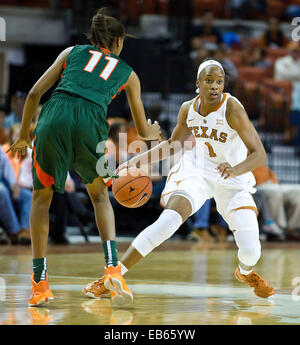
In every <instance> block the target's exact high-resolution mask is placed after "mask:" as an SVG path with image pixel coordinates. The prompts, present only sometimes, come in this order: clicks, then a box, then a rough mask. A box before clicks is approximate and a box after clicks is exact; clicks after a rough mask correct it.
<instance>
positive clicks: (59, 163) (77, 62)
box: [9, 9, 160, 306]
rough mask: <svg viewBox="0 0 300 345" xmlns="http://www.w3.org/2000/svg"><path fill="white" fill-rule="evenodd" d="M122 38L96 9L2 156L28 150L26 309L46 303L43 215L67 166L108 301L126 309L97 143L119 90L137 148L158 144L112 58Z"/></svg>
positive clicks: (40, 84)
mask: <svg viewBox="0 0 300 345" xmlns="http://www.w3.org/2000/svg"><path fill="white" fill-rule="evenodd" d="M125 36H126V34H125V30H124V27H123V25H122V24H121V23H120V22H119V21H118V20H117V19H115V18H113V17H110V16H106V15H104V14H103V9H101V10H99V11H98V12H97V14H96V15H95V16H94V17H93V19H92V24H91V35H90V42H91V45H77V46H74V47H70V48H67V49H66V50H64V51H63V52H62V53H61V54H60V55H59V56H58V57H57V59H56V61H55V62H54V63H53V65H52V66H51V67H50V68H49V69H48V70H47V71H46V72H45V73H44V74H43V76H42V77H41V78H40V79H39V80H38V81H37V83H36V84H35V85H34V86H33V87H32V89H31V90H30V92H29V94H28V96H27V99H26V102H25V106H24V111H23V118H22V127H21V132H20V136H19V138H18V139H17V141H16V142H15V143H14V144H13V145H12V146H11V147H10V149H9V150H11V151H12V153H13V155H15V154H17V156H18V157H20V156H22V155H24V154H25V152H26V148H27V146H28V147H30V148H32V149H33V185H34V192H33V200H32V208H31V215H30V230H31V240H32V252H33V274H32V292H33V293H32V296H31V297H30V298H29V306H38V305H41V304H43V303H45V302H48V301H49V300H51V299H53V294H52V292H51V290H50V289H49V285H48V278H47V266H46V254H47V243H48V233H49V207H50V204H51V200H52V195H53V190H55V191H57V192H60V193H63V192H64V186H65V181H66V178H67V173H68V171H69V169H70V168H71V166H73V167H74V170H75V171H76V172H77V173H78V175H79V176H80V177H81V178H82V181H83V182H84V183H85V184H86V188H87V191H88V194H89V196H90V198H91V201H92V203H93V206H94V211H95V218H96V223H97V227H98V229H99V233H100V236H101V239H102V245H103V248H104V254H105V261H106V268H105V273H106V278H107V279H108V280H109V282H110V286H111V290H112V301H113V302H115V303H116V304H117V303H118V302H119V303H124V301H125V302H126V303H130V302H131V301H132V299H133V296H132V293H131V291H130V290H129V289H128V287H127V286H126V283H125V280H124V279H123V278H122V276H121V267H120V264H119V262H118V257H117V245H116V239H115V236H116V234H115V232H116V231H115V219H114V212H113V209H112V206H111V204H110V201H109V197H108V191H107V186H108V185H109V184H110V183H111V180H112V177H113V174H112V173H110V171H109V170H107V169H106V166H105V160H104V144H103V143H105V141H106V139H107V137H108V133H109V125H108V122H107V120H106V112H107V106H108V104H109V103H110V102H111V100H112V99H113V98H115V96H116V95H117V94H118V93H119V92H121V91H122V90H123V89H124V90H125V91H126V94H127V98H128V103H129V106H130V109H131V113H132V117H133V120H134V122H135V126H136V128H137V132H138V134H139V135H140V136H141V137H142V138H143V139H145V140H160V127H159V125H158V123H157V122H155V123H154V124H151V121H150V120H148V122H147V120H146V116H145V112H144V107H143V104H142V101H141V96H140V94H141V88H140V82H139V78H138V77H137V75H136V74H135V72H134V71H133V70H132V68H131V67H129V66H128V65H127V64H126V63H125V62H124V61H123V60H122V59H121V58H120V57H119V54H120V53H121V51H122V48H123V41H124V37H125ZM59 78H61V79H60V83H59V85H58V86H57V88H56V89H55V91H54V92H53V94H52V96H51V98H50V100H49V101H48V102H46V103H45V104H44V106H43V109H42V112H41V114H40V117H39V120H38V123H37V126H36V128H35V130H34V144H33V145H31V140H30V138H29V128H30V125H31V121H32V118H33V115H34V113H35V110H36V108H37V106H38V104H39V102H40V98H41V96H42V95H43V94H44V93H45V92H46V91H47V90H48V89H49V88H50V87H51V86H52V85H53V84H54V83H55V82H56V81H57V80H58V79H59Z"/></svg>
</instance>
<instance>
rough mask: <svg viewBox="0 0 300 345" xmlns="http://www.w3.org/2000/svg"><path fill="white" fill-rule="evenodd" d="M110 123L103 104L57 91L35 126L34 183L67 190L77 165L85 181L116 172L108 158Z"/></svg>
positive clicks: (39, 185) (106, 176)
mask: <svg viewBox="0 0 300 345" xmlns="http://www.w3.org/2000/svg"><path fill="white" fill-rule="evenodd" d="M108 134H109V124H108V122H107V120H106V118H105V116H104V115H103V111H102V109H101V107H100V106H98V105H97V104H95V103H92V102H89V101H87V100H85V99H83V98H81V97H76V96H72V95H69V94H64V93H57V94H54V95H53V96H52V97H51V98H50V100H49V101H48V102H46V103H45V105H44V106H43V109H42V112H41V114H40V117H39V121H38V123H37V126H36V128H35V130H34V133H33V137H34V148H33V154H32V155H33V157H32V158H33V159H32V161H33V163H32V164H33V168H32V175H33V186H34V189H35V190H36V189H43V188H45V187H49V186H53V188H54V190H55V191H57V192H59V193H64V189H65V182H66V179H67V175H68V171H69V170H70V169H71V167H73V169H74V170H75V172H76V173H77V174H78V175H79V176H80V177H81V179H82V182H83V183H84V184H88V183H92V182H93V181H94V179H95V178H97V177H99V176H101V177H102V178H103V179H104V181H109V180H110V177H111V176H113V174H112V173H111V172H110V171H109V170H107V165H106V163H105V159H104V150H105V142H106V140H107V137H108Z"/></svg>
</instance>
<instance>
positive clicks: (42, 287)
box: [28, 273, 54, 307]
mask: <svg viewBox="0 0 300 345" xmlns="http://www.w3.org/2000/svg"><path fill="white" fill-rule="evenodd" d="M31 274H32V275H31V282H32V289H31V291H32V295H31V296H30V297H29V300H28V306H29V307H37V306H39V305H42V304H45V303H47V302H48V301H51V300H53V299H54V296H53V293H52V292H51V290H50V289H49V284H48V275H47V274H46V280H41V281H39V282H38V283H36V282H35V281H34V275H33V273H31Z"/></svg>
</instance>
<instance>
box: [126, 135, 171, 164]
mask: <svg viewBox="0 0 300 345" xmlns="http://www.w3.org/2000/svg"><path fill="white" fill-rule="evenodd" d="M170 143H171V139H169V140H165V141H162V142H161V143H159V144H158V145H156V146H155V147H153V148H152V149H150V150H148V151H146V152H143V153H141V154H140V155H138V156H135V157H133V158H131V159H130V160H129V163H130V164H132V165H136V164H137V163H138V162H147V161H148V164H152V163H157V162H160V161H162V160H164V159H167V158H168V157H170V156H171V150H170Z"/></svg>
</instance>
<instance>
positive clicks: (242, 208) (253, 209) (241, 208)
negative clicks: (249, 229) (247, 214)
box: [232, 206, 259, 217]
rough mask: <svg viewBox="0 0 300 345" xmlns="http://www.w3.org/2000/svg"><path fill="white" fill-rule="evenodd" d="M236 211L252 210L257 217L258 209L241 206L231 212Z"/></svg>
mask: <svg viewBox="0 0 300 345" xmlns="http://www.w3.org/2000/svg"><path fill="white" fill-rule="evenodd" d="M237 210H252V211H254V212H255V213H256V216H257V217H258V214H259V212H258V209H257V208H256V207H254V206H241V207H238V208H234V209H233V210H232V211H237Z"/></svg>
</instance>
